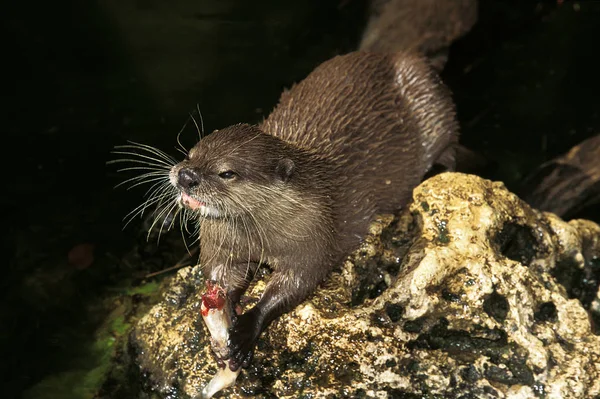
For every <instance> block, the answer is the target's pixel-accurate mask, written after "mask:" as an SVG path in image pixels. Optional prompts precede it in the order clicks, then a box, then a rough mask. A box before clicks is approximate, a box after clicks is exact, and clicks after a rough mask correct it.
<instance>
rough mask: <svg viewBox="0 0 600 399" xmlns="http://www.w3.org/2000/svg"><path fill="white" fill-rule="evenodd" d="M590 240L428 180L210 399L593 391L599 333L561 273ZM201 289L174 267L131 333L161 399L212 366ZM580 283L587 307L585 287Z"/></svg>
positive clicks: (531, 213)
mask: <svg viewBox="0 0 600 399" xmlns="http://www.w3.org/2000/svg"><path fill="white" fill-rule="evenodd" d="M599 243H600V226H598V225H597V224H595V223H592V222H589V221H583V220H575V221H571V222H569V223H566V222H564V221H562V220H560V219H559V218H558V217H556V216H554V215H553V214H548V213H541V212H538V211H536V210H533V209H531V208H530V207H529V206H528V205H527V204H525V203H524V202H523V201H521V200H520V199H519V198H518V197H517V196H515V195H514V194H512V193H510V192H508V191H507V190H506V188H505V187H504V186H503V185H502V184H501V183H493V182H490V181H487V180H483V179H481V178H478V177H475V176H470V175H464V174H458V173H444V174H441V175H438V176H435V177H433V178H431V179H429V180H427V181H425V182H424V183H422V184H421V185H420V186H419V187H417V188H416V189H415V191H414V193H413V202H412V204H411V205H410V207H409V208H408V209H406V210H405V211H404V212H402V213H400V215H399V216H397V217H393V216H383V217H381V218H379V219H378V220H377V221H376V222H374V223H373V224H372V226H371V231H370V233H369V235H368V236H367V237H366V239H365V242H364V244H363V246H362V247H361V248H360V249H359V250H357V251H356V252H355V253H354V254H353V255H352V256H351V257H350V258H349V259H348V260H347V261H346V262H345V264H344V265H343V266H342V267H341V269H340V270H338V271H337V272H335V273H333V275H332V276H331V278H330V279H329V280H328V281H327V282H326V283H324V284H323V286H322V287H321V288H320V289H319V290H318V291H317V293H316V294H315V295H314V296H313V297H312V298H311V299H309V300H307V301H305V302H304V303H303V304H301V305H300V306H299V307H298V308H296V309H295V310H294V311H293V312H291V313H289V314H287V315H284V316H283V317H282V318H281V319H279V320H277V321H276V322H274V323H273V324H272V325H271V326H270V327H269V329H268V330H267V332H266V333H264V334H263V336H262V338H261V339H260V340H259V344H258V347H257V350H256V353H255V359H254V361H253V364H252V366H251V367H250V368H249V369H248V370H245V371H244V372H243V373H242V374H241V375H240V378H239V379H238V382H237V385H236V387H234V388H232V389H230V390H228V391H225V392H224V393H223V394H222V396H221V397H230V398H241V397H248V396H252V395H255V396H256V397H279V398H299V397H306V398H309V397H312V398H361V397H378V398H400V397H419V398H420V397H444V398H517V397H518V398H527V397H536V396H539V397H546V398H590V397H594V396H596V395H600V337H599V336H597V335H594V333H593V331H592V326H591V324H590V318H589V315H588V313H587V311H586V309H585V308H584V306H583V305H582V302H581V301H580V300H578V299H576V298H575V297H574V291H573V286H574V285H577V284H576V281H573V277H572V276H583V275H585V273H586V270H588V269H589V270H592V271H594V270H595V271H596V272H597V271H598V270H597V268H596V269H593V268H592V269H590V268H588V266H587V265H588V264H593V263H595V264H596V265H597V263H598V258H599V257H600V244H599ZM590 267H591V266H590ZM265 274H267V276H265V278H268V272H265ZM201 280H202V276H201V272H200V270H199V268H198V267H196V268H186V269H183V270H181V271H180V272H179V273H178V274H177V276H176V277H175V278H173V279H172V281H171V282H170V283H169V285H168V287H167V288H166V290H165V296H164V300H163V301H162V302H160V303H159V304H157V305H156V306H154V308H152V309H151V310H150V311H149V312H148V313H147V314H146V315H145V316H144V317H143V318H142V319H141V320H140V321H139V323H138V325H137V326H136V328H135V330H134V334H133V337H132V341H131V342H132V344H133V345H134V347H135V348H136V350H137V353H138V362H139V364H140V366H141V368H142V369H143V370H144V371H145V373H146V374H147V375H148V376H149V379H148V382H149V388H151V389H153V390H155V391H158V392H160V393H161V394H162V395H170V396H169V397H184V396H185V395H190V396H193V395H195V394H196V393H197V392H198V391H199V389H200V388H201V387H202V385H203V384H205V383H206V382H207V381H209V380H210V378H211V376H212V375H213V374H214V372H215V370H216V366H215V362H214V360H213V359H212V357H211V355H210V349H209V342H208V337H207V336H206V332H205V331H206V330H205V327H204V326H203V325H202V323H201V316H200V313H199V306H200V292H199V290H202V289H203V288H204V284H202V281H201ZM569 284H570V285H571V286H570V287H569ZM263 287H264V281H263V280H261V281H259V282H258V283H257V284H256V285H255V286H254V287H253V288H252V289H251V293H250V295H251V296H254V297H255V296H257V295H258V294H259V293H260V291H261V289H262V288H263ZM585 288H586V289H587V290H588V291H589V292H591V294H590V301H589V303H588V306H589V305H591V304H595V302H594V298H595V296H596V293H597V290H598V285H597V280H596V285H595V286H589V287H585ZM588 291H586V292H588ZM596 301H597V299H596ZM593 306H596V305H593ZM593 306H592V307H593ZM184 394H185V395H184ZM217 396H219V395H217Z"/></svg>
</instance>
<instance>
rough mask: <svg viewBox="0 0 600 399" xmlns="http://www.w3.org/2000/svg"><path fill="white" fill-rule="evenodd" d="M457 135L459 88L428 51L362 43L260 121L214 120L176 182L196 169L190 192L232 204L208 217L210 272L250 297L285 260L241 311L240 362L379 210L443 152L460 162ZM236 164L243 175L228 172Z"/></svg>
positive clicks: (216, 203)
mask: <svg viewBox="0 0 600 399" xmlns="http://www.w3.org/2000/svg"><path fill="white" fill-rule="evenodd" d="M457 137H458V135H457V124H456V121H455V113H454V108H453V105H452V101H451V99H450V96H449V94H448V92H447V90H446V89H445V87H444V86H443V85H442V84H441V83H440V81H439V79H438V77H437V76H436V75H435V74H434V73H433V72H432V71H431V70H430V68H429V67H428V66H427V65H426V64H425V63H424V62H423V61H422V60H421V59H419V58H417V57H414V56H412V55H408V54H396V55H384V54H374V53H362V52H356V53H351V54H348V55H344V56H339V57H335V58H333V59H331V60H329V61H327V62H325V63H323V64H322V65H320V66H319V67H317V68H316V69H315V70H314V71H313V72H312V73H311V74H310V75H309V76H308V77H307V78H306V79H305V80H304V81H302V82H300V83H299V84H297V85H295V86H294V87H292V89H291V90H289V91H286V92H284V93H283V94H282V96H281V99H280V102H279V104H278V105H277V107H276V108H275V109H274V110H273V112H272V113H271V114H270V115H269V117H268V118H267V119H266V120H265V121H264V122H263V123H261V124H260V125H259V126H250V125H235V126H231V127H228V128H226V129H223V130H220V131H217V132H214V133H213V134H211V135H208V136H207V137H205V138H203V139H202V140H201V141H200V142H199V143H198V144H197V145H196V146H195V147H194V148H193V149H192V150H191V151H190V153H189V157H188V159H186V160H185V161H183V162H182V163H180V164H178V165H176V166H175V167H174V168H173V169H172V171H171V180H172V182H173V183H174V184H175V185H177V176H178V173H179V171H180V170H181V169H182V168H189V169H193V170H194V173H196V174H197V176H199V178H198V179H199V181H200V182H201V184H200V185H199V186H198V187H197V188H196V187H195V188H194V189H193V190H187V192H188V194H189V195H191V196H192V197H194V198H196V199H198V200H200V201H203V202H206V203H207V204H208V205H210V206H213V207H215V208H216V209H218V210H219V212H220V213H221V217H219V218H205V219H204V218H203V219H201V220H200V245H201V264H202V265H203V267H204V268H205V270H206V272H207V275H208V277H209V278H211V279H214V280H217V281H218V282H219V284H221V285H223V286H226V287H228V288H229V293H230V295H231V297H232V300H233V301H238V300H239V298H240V296H241V294H242V293H243V292H244V291H245V290H246V288H247V286H248V284H249V283H250V281H251V279H252V277H253V275H254V272H255V270H256V268H257V267H258V265H259V264H260V263H267V264H268V265H269V266H270V267H272V268H273V270H274V273H273V275H272V276H271V280H270V282H269V284H268V285H267V288H266V290H265V293H264V294H263V296H262V298H261V299H260V301H259V302H258V304H257V305H256V306H255V307H254V308H253V309H251V310H249V311H248V312H246V313H245V314H244V315H241V316H240V317H239V318H238V319H237V320H236V327H234V329H233V330H232V335H231V339H232V342H231V345H230V347H231V356H232V358H231V362H230V365H231V366H232V368H237V367H239V366H240V365H242V364H243V365H246V364H247V363H248V361H249V359H250V356H251V352H252V349H253V346H254V342H255V340H256V338H257V337H258V335H259V334H260V332H262V330H264V328H266V326H267V325H268V324H269V323H270V322H271V321H272V320H274V319H275V318H277V317H279V316H280V315H281V314H282V313H284V312H287V311H289V310H291V309H292V308H293V307H295V306H296V305H297V304H299V303H300V302H301V301H302V300H304V299H305V298H306V297H307V296H308V295H309V294H310V293H312V292H313V290H314V289H315V288H316V286H317V285H318V284H319V283H320V282H321V281H322V280H323V279H324V278H325V277H326V275H327V274H328V273H329V272H330V271H331V269H332V268H334V267H335V266H337V265H339V264H340V263H341V262H342V261H343V259H344V257H345V256H347V255H348V253H349V252H350V251H352V250H353V249H355V248H356V247H357V246H358V245H359V243H360V240H361V238H362V237H363V235H364V234H365V233H366V231H367V228H368V225H369V223H370V222H371V220H372V219H373V217H374V216H375V214H377V213H386V212H393V211H396V210H398V209H399V208H401V207H402V206H404V205H405V204H406V203H407V202H408V201H409V199H410V196H411V192H412V189H413V188H414V187H415V186H416V185H418V184H419V183H420V182H421V180H422V179H423V177H424V176H425V174H426V173H427V172H428V171H429V170H430V169H431V168H432V167H433V166H434V164H437V165H438V166H439V165H441V166H442V168H443V169H452V168H453V167H454V145H455V144H456V141H457ZM225 170H232V171H234V172H235V173H236V176H235V178H234V179H222V178H220V177H219V173H221V172H223V171H225ZM180 188H181V187H180Z"/></svg>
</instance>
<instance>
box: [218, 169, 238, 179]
mask: <svg viewBox="0 0 600 399" xmlns="http://www.w3.org/2000/svg"><path fill="white" fill-rule="evenodd" d="M219 177H220V178H221V179H233V178H234V177H235V172H234V171H233V170H227V171H225V172H221V173H219Z"/></svg>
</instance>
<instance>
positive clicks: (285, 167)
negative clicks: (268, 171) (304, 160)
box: [275, 158, 295, 183]
mask: <svg viewBox="0 0 600 399" xmlns="http://www.w3.org/2000/svg"><path fill="white" fill-rule="evenodd" d="M294 166H295V165H294V161H292V160H291V159H289V158H283V159H280V160H279V162H277V168H275V173H276V174H277V177H279V179H281V181H282V182H284V183H285V182H287V181H288V180H289V179H290V177H292V173H294Z"/></svg>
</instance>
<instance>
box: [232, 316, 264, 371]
mask: <svg viewBox="0 0 600 399" xmlns="http://www.w3.org/2000/svg"><path fill="white" fill-rule="evenodd" d="M233 320H234V321H233V327H231V328H230V329H229V340H228V342H227V346H228V347H229V368H230V369H231V371H236V370H237V369H239V368H240V367H243V368H247V367H248V366H249V365H250V362H251V361H252V357H253V353H252V352H253V349H254V345H255V343H256V340H257V338H258V336H259V335H260V333H261V331H262V328H261V325H260V322H259V320H260V318H259V317H257V313H256V311H253V310H250V311H248V312H246V313H244V314H242V315H239V316H236V317H234V318H233Z"/></svg>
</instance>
